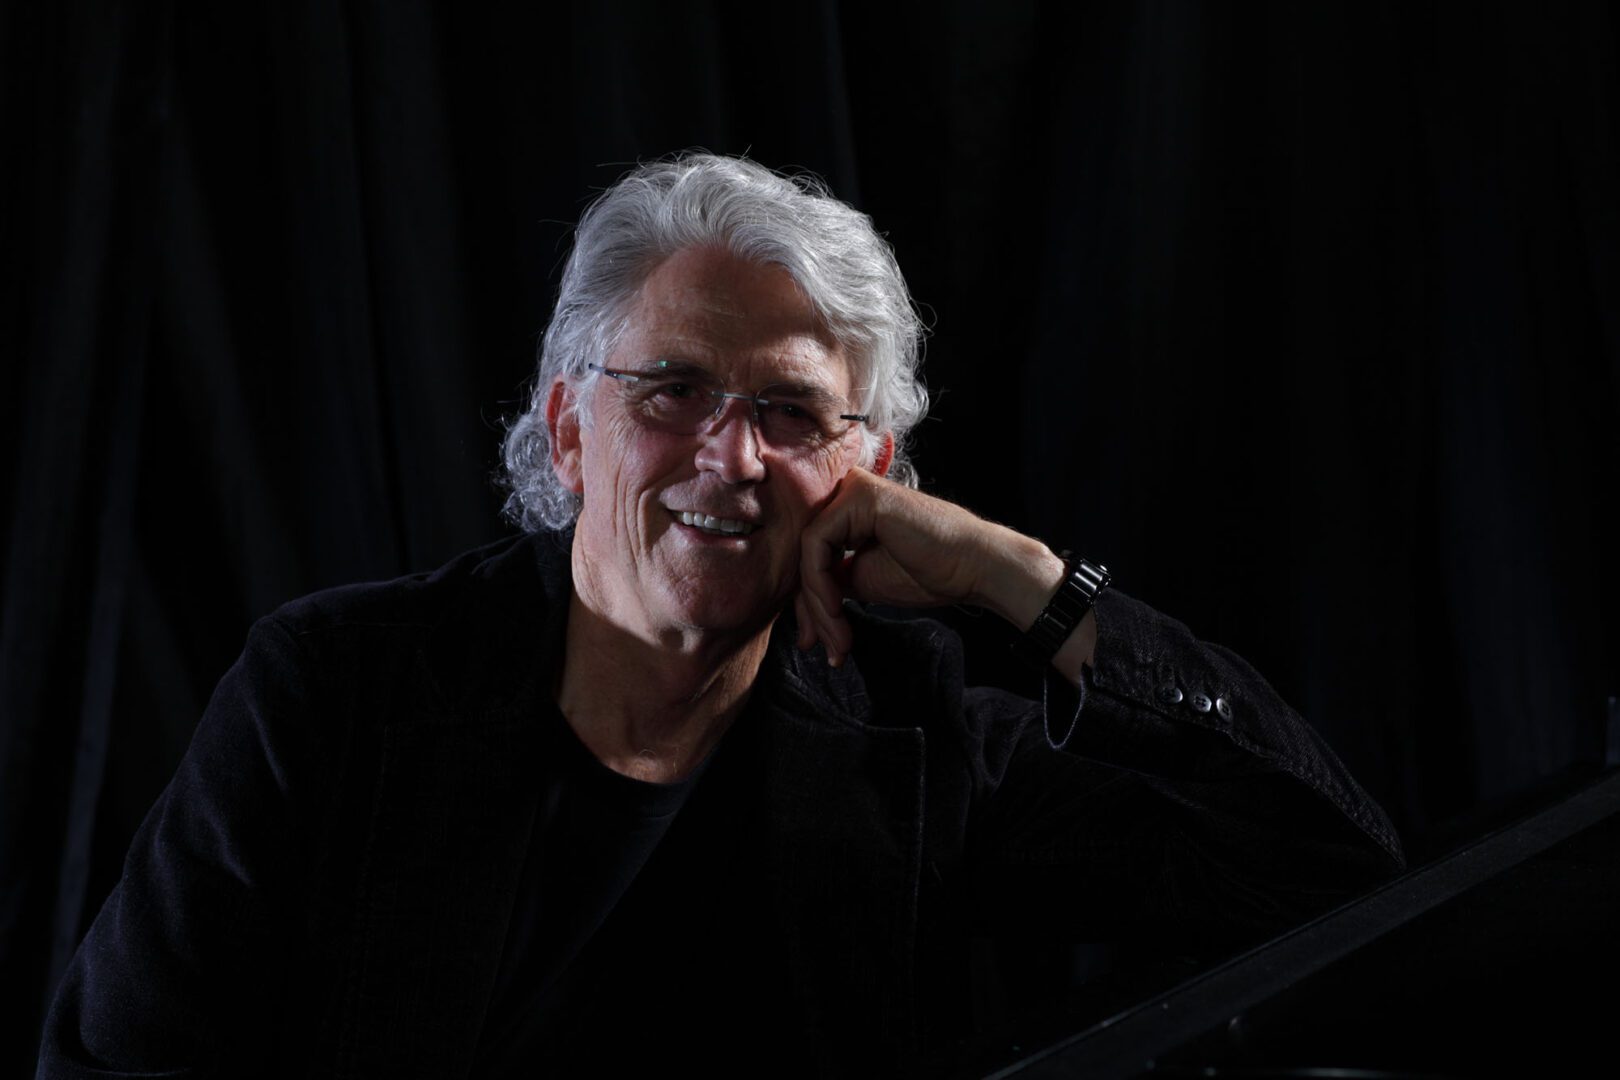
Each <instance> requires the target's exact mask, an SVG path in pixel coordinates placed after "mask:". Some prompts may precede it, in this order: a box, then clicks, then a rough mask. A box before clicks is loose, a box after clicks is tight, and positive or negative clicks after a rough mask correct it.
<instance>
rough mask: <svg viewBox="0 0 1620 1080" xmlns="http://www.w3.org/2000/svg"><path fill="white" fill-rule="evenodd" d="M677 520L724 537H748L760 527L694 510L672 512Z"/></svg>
mask: <svg viewBox="0 0 1620 1080" xmlns="http://www.w3.org/2000/svg"><path fill="white" fill-rule="evenodd" d="M671 513H673V514H674V515H675V520H676V521H679V522H680V523H681V524H682V525H690V526H692V527H693V528H694V529H702V530H703V531H704V532H707V533H717V534H720V535H724V536H747V535H748V534H749V533H751V532H753V531H754V530H755V529H757V528H759V526H758V525H755V524H753V523H752V522H747V521H739V520H737V519H736V518H722V517H715V516H714V515H713V514H700V513H697V512H696V511H693V510H672V511H671Z"/></svg>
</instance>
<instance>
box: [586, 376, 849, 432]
mask: <svg viewBox="0 0 1620 1080" xmlns="http://www.w3.org/2000/svg"><path fill="white" fill-rule="evenodd" d="M586 366H588V367H589V368H590V369H591V370H592V371H595V372H598V373H600V374H602V375H606V376H607V377H608V378H610V379H613V380H615V381H616V382H618V384H619V385H620V386H621V387H623V388H624V398H625V401H626V403H627V404H628V405H629V407H630V412H631V415H632V416H633V417H634V418H635V419H636V420H637V421H638V422H640V423H641V424H642V425H643V426H645V427H648V428H651V429H652V430H654V431H665V432H669V433H670V434H674V435H695V434H697V432H699V431H701V430H702V429H703V426H704V425H705V424H707V423H708V422H709V421H710V420H711V419H713V418H714V417H716V416H719V415H720V410H722V409H724V408H725V407H726V402H727V401H729V400H731V399H733V398H735V399H736V400H738V401H746V402H748V403H749V405H750V407H751V408H752V411H753V420H754V431H755V433H756V434H757V435H758V436H759V438H760V441H762V442H764V443H766V444H767V445H769V446H770V447H772V448H773V449H776V450H781V451H784V452H787V453H808V452H810V451H813V450H816V449H818V448H820V447H823V446H826V445H828V444H829V443H834V442H837V441H838V440H839V439H842V438H843V437H844V436H845V435H846V434H848V433H849V430H850V428H851V427H853V426H854V425H855V424H858V423H864V422H865V421H866V419H867V417H866V414H865V413H847V412H843V411H841V410H842V409H843V408H845V403H844V402H843V401H842V400H841V399H840V398H839V397H838V396H837V395H835V394H832V393H830V392H828V391H827V390H824V389H821V388H819V387H816V386H809V385H803V384H798V383H772V384H771V385H769V386H766V387H762V388H761V389H759V390H756V391H751V392H746V393H744V392H739V391H735V390H730V389H727V387H726V385H725V384H724V383H723V382H721V381H720V379H719V378H717V377H716V376H715V375H714V374H713V373H711V372H709V371H705V370H704V369H703V368H700V367H698V366H696V365H695V364H678V363H673V362H669V361H659V366H658V367H656V368H650V369H648V370H646V371H623V370H618V369H614V368H606V367H602V366H601V365H600V364H588V365H586Z"/></svg>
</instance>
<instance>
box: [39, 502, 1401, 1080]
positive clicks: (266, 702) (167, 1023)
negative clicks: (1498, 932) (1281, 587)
mask: <svg viewBox="0 0 1620 1080" xmlns="http://www.w3.org/2000/svg"><path fill="white" fill-rule="evenodd" d="M570 587H571V586H570V581H569V574H568V553H567V550H566V547H565V538H562V537H558V536H553V535H549V534H541V535H538V536H534V537H528V538H523V539H519V540H515V541H509V542H505V543H503V544H500V545H496V546H494V547H491V548H486V549H482V550H480V551H475V552H471V553H469V554H467V555H465V556H462V557H461V558H459V559H457V560H455V561H454V562H451V563H450V564H448V565H447V566H445V567H443V568H442V569H440V570H438V571H436V572H434V573H432V574H427V575H418V576H415V577H409V578H404V579H401V580H399V581H395V582H389V583H385V584H380V585H367V586H355V587H350V588H344V589H338V590H333V591H329V592H324V593H320V594H316V595H315V596H311V597H308V598H306V599H303V600H300V601H297V602H295V603H292V604H289V605H287V606H286V607H284V608H282V609H281V610H279V611H278V612H276V613H275V614H273V615H271V616H269V617H267V618H265V619H263V620H261V621H260V622H259V623H258V624H257V625H256V626H255V627H254V629H253V631H252V633H251V635H250V637H249V639H248V643H247V647H246V649H245V651H244V653H243V655H242V657H241V659H240V660H239V661H238V662H237V663H236V665H235V666H234V667H233V668H232V669H231V670H230V671H229V672H228V673H227V674H226V676H225V678H224V679H223V680H222V681H221V683H220V685H219V687H218V689H217V691H216V692H215V694H214V697H213V699H212V701H211V702H210V704H209V707H208V711H207V713H206V715H205V716H204V718H203V720H202V722H201V724H200V725H199V727H198V730H197V733H196V736H195V738H194V741H193V743H192V745H191V748H190V750H189V751H188V753H187V755H186V757H185V759H184V761H183V762H182V764H181V766H180V768H179V771H178V772H177V774H176V776H175V778H174V780H173V781H172V782H171V784H170V785H169V787H168V789H167V790H166V791H165V792H164V794H163V796H162V797H161V798H160V799H159V801H158V802H157V804H156V806H155V807H154V808H153V810H152V812H151V814H150V815H149V817H148V818H147V820H146V822H145V823H144V824H143V826H142V827H141V830H140V832H139V833H138V834H137V836H136V839H135V841H134V843H133V845H132V846H131V849H130V852H129V856H128V860H127V862H126V865H125V871H124V877H123V880H122V881H121V882H120V884H119V885H118V887H117V888H116V889H115V890H114V892H113V894H112V895H111V897H110V898H109V899H108V901H107V903H106V906H105V907H104V908H103V910H102V912H101V914H100V916H99V917H98V918H97V920H96V922H95V925H94V926H93V927H92V929H91V931H90V933H89V935H88V936H87V938H86V939H85V942H84V943H83V945H82V946H81V947H80V949H79V952H78V954H77V955H76V956H75V958H74V960H73V963H72V965H71V967H70V969H69V971H68V974H67V976H66V978H65V980H64V982H63V984H62V987H61V989H60V991H59V993H58V996H57V999H56V1002H55V1004H54V1006H53V1008H52V1010H51V1014H50V1018H49V1021H48V1023H47V1030H46V1038H45V1043H44V1047H43V1050H42V1055H41V1063H40V1071H39V1075H40V1076H42V1077H69V1076H92V1075H94V1076H98V1077H104V1076H109V1075H115V1076H116V1075H129V1074H134V1073H139V1074H140V1075H143V1076H152V1075H161V1076H233V1077H235V1076H251V1075H256V1074H259V1073H263V1074H266V1075H277V1076H281V1075H285V1076H298V1077H324V1076H387V1077H412V1076H420V1077H433V1078H442V1077H455V1076H459V1075H463V1074H464V1072H465V1069H466V1068H467V1065H468V1062H469V1061H470V1059H471V1057H472V1054H473V1051H474V1048H475V1047H476V1045H477V1040H478V1037H479V1031H480V1026H481V1023H482V1020H483V1016H484V1013H485V1009H486V1007H487V1004H488V1000H489V989H490V986H491V984H492V982H493V980H494V976H495V972H496V967H497V964H498V962H499V960H500V956H501V950H502V944H503V940H504V935H505V932H506V924H507V919H508V917H509V914H510V912H511V909H512V902H513V896H514V890H515V888H516V884H517V880H518V875H519V872H520V870H521V867H522V863H523V857H524V853H525V850H526V845H527V843H528V837H529V829H530V826H531V824H532V822H533V819H534V814H535V806H536V804H537V792H536V790H535V789H534V786H533V785H532V784H527V783H526V779H527V778H528V777H529V776H530V775H531V773H532V772H533V770H532V768H531V767H530V765H531V763H532V761H533V755H534V754H535V753H536V752H537V748H538V746H539V740H538V739H537V738H536V733H535V721H536V718H537V717H538V716H539V715H541V712H542V707H543V705H544V703H545V701H546V700H547V695H549V694H550V692H551V686H552V681H551V680H552V677H553V675H554V674H555V663H556V658H557V657H559V656H560V647H559V645H560V638H559V637H557V635H558V634H559V633H560V627H561V625H562V613H563V612H564V611H565V609H566V605H567V600H568V596H569V590H570ZM1097 621H1098V632H1099V637H1098V645H1097V654H1096V667H1095V669H1094V670H1093V671H1092V672H1091V673H1090V677H1089V680H1088V684H1087V686H1086V687H1085V688H1084V691H1083V699H1084V701H1083V706H1080V707H1079V712H1078V716H1076V715H1075V714H1074V709H1075V708H1076V706H1077V704H1078V702H1079V697H1080V695H1075V694H1074V693H1073V691H1072V689H1069V688H1066V686H1060V685H1056V680H1052V681H1051V682H1050V683H1049V689H1048V697H1049V699H1050V704H1051V708H1050V709H1049V710H1048V711H1047V712H1043V709H1042V706H1041V705H1040V704H1038V703H1031V702H1028V701H1025V700H1022V699H1020V698H1017V697H1015V696H1013V695H1010V694H1007V693H1004V692H1001V691H996V690H984V689H971V688H966V687H964V685H963V680H962V660H961V655H960V645H959V642H958V641H957V639H956V638H955V636H954V635H952V634H951V633H950V632H949V631H947V630H945V629H944V628H943V627H941V626H939V625H938V624H936V623H933V622H929V621H926V620H918V621H909V622H893V621H887V620H881V619H876V618H872V617H870V616H857V625H856V626H855V633H856V638H855V641H856V649H855V654H854V657H853V662H852V663H850V664H846V665H845V666H844V668H843V669H840V670H834V669H830V668H828V667H827V666H826V664H825V662H824V661H823V660H822V659H821V657H820V653H819V651H818V652H816V653H813V654H800V653H798V652H796V651H795V650H794V649H792V648H791V637H792V635H791V631H788V632H787V633H783V632H782V631H781V630H780V629H779V631H778V633H777V635H776V639H777V640H776V641H775V642H773V646H772V649H771V652H770V655H769V659H768V660H767V665H768V671H767V673H766V675H767V677H766V678H764V679H763V680H762V682H761V684H760V685H761V691H760V695H756V701H755V703H754V706H753V707H752V711H751V713H750V715H751V716H753V717H755V718H756V719H755V720H754V721H752V722H757V723H759V724H760V725H761V730H762V737H763V739H764V746H765V747H766V751H765V754H764V762H765V764H764V773H765V775H764V777H763V781H764V790H765V791H766V792H767V796H766V798H767V804H768V810H767V817H768V832H769V835H770V836H772V837H773V841H772V844H771V849H772V850H771V851H770V852H769V853H768V859H769V863H770V879H771V880H772V882H774V886H773V888H774V895H775V896H776V902H777V905H778V914H779V917H780V921H781V925H783V926H785V927H787V928H789V933H788V944H787V950H788V955H789V959H790V961H791V965H792V968H791V969H792V971H793V972H794V979H795V984H796V985H795V994H796V1000H795V1001H792V1002H785V1003H784V1007H785V1008H792V1009H794V1010H796V1011H797V1014H798V1015H799V1016H801V1017H802V1018H803V1027H804V1031H805V1040H804V1043H803V1045H802V1046H800V1047H797V1048H795V1049H794V1053H795V1054H796V1055H803V1056H802V1058H801V1060H802V1061H803V1062H804V1063H806V1064H808V1065H809V1066H810V1067H811V1068H812V1070H820V1071H826V1072H829V1073H837V1072H840V1071H846V1070H848V1069H849V1068H850V1067H851V1063H852V1062H865V1063H868V1064H869V1065H871V1066H872V1067H873V1068H874V1070H875V1071H891V1069H892V1068H897V1067H899V1066H901V1065H902V1064H906V1063H910V1062H914V1061H916V1060H917V1059H918V1054H919V1052H920V1049H921V1046H922V1043H923V1042H924V1041H927V1040H930V1039H933V1038H936V1037H937V1028H938V1026H939V1016H940V1010H941V1009H942V1008H948V1001H949V998H950V997H951V996H952V995H955V994H957V993H958V991H959V987H958V986H957V985H956V983H955V981H954V978H955V974H958V973H959V972H960V971H961V965H960V964H959V963H958V959H959V954H960V952H961V942H962V941H963V939H964V937H965V935H966V934H968V933H971V932H973V931H974V929H975V928H976V927H980V926H983V925H985V924H989V925H994V924H996V923H997V922H998V921H1004V920H1009V919H1017V920H1019V921H1020V922H1021V924H1023V925H1025V926H1026V927H1027V926H1029V925H1033V926H1035V927H1036V928H1038V930H1039V931H1040V932H1042V933H1050V934H1051V935H1052V936H1053V937H1054V938H1066V939H1071V940H1082V941H1094V940H1103V939H1105V938H1108V937H1111V936H1115V935H1121V934H1126V935H1128V934H1139V933H1152V934H1155V935H1168V936H1171V937H1185V938H1187V939H1189V940H1198V939H1208V938H1210V937H1212V936H1214V937H1220V938H1223V939H1230V940H1233V941H1238V940H1241V939H1244V938H1246V937H1253V936H1257V935H1260V934H1263V933H1266V932H1269V931H1272V930H1275V929H1279V928H1280V927H1282V926H1284V925H1286V924H1288V923H1289V922H1291V921H1293V920H1295V919H1296V918H1298V917H1300V916H1302V915H1305V914H1309V913H1312V912H1314V911H1316V910H1319V909H1321V908H1322V907H1324V906H1326V905H1327V904H1329V903H1331V902H1332V901H1334V900H1337V899H1341V898H1343V897H1344V896H1345V895H1347V894H1348V893H1349V892H1351V891H1354V890H1356V889H1358V888H1360V887H1362V886H1364V885H1366V884H1368V883H1370V882H1371V881H1374V880H1376V879H1378V878H1379V877H1382V876H1385V875H1387V874H1389V873H1390V872H1392V871H1393V870H1395V869H1396V868H1398V866H1399V865H1400V849H1399V844H1398V842H1397V840H1396V838H1395V835H1394V832H1393V830H1392V829H1391V827H1390V825H1389V823H1388V821H1387V820H1386V819H1385V817H1384V815H1383V814H1382V812H1381V811H1380V810H1379V809H1378V808H1377V806H1376V805H1375V804H1374V803H1373V802H1372V801H1371V800H1370V799H1368V798H1367V797H1366V795H1365V794H1364V793H1363V792H1362V791H1361V790H1360V788H1359V787H1357V785H1356V784H1355V782H1354V781H1353V780H1352V779H1351V778H1350V777H1349V775H1348V774H1347V773H1346V772H1345V771H1344V769H1343V767H1342V766H1341V765H1340V764H1339V763H1338V761H1337V760H1336V759H1335V758H1334V756H1333V755H1332V753H1331V752H1330V751H1329V750H1328V749H1327V748H1326V746H1325V745H1324V744H1323V743H1322V742H1321V740H1320V739H1319V738H1318V737H1317V736H1316V735H1315V734H1314V733H1313V732H1312V731H1311V729H1310V728H1309V727H1308V726H1307V725H1305V724H1304V723H1303V722H1302V721H1301V720H1300V719H1299V718H1298V717H1297V716H1296V715H1295V714H1294V713H1293V712H1292V711H1291V710H1290V709H1289V708H1288V707H1287V706H1286V705H1285V704H1283V702H1282V701H1280V700H1279V699H1278V698H1277V696H1276V695H1275V694H1274V693H1273V691H1272V690H1271V689H1270V687H1268V686H1267V685H1266V683H1265V682H1264V680H1262V679H1261V678H1260V677H1259V676H1258V675H1257V674H1256V673H1255V672H1254V671H1253V670H1252V669H1251V668H1250V667H1248V665H1246V664H1245V663H1244V662H1243V661H1242V660H1240V659H1239V658H1238V657H1236V656H1234V655H1233V654H1231V653H1229V652H1227V651H1225V650H1223V649H1220V648H1218V647H1216V646H1210V645H1206V644H1203V643H1200V642H1198V641H1196V640H1194V639H1193V637H1192V636H1191V635H1190V634H1189V633H1188V632H1187V630H1186V628H1185V627H1183V626H1182V625H1181V624H1179V623H1176V622H1174V621H1172V620H1170V619H1167V618H1165V617H1164V616H1161V615H1159V614H1158V613H1156V612H1154V611H1152V610H1151V609H1149V608H1147V607H1145V606H1144V605H1142V604H1140V603H1137V602H1136V601H1133V600H1131V599H1129V598H1128V597H1126V596H1124V595H1122V594H1120V593H1118V592H1117V591H1108V592H1105V593H1104V594H1103V596H1102V597H1101V598H1100V599H1099V602H1098V605H1097ZM761 695H762V699H761ZM1049 716H1050V719H1049V718H1048V717H1049ZM1071 726H1072V732H1070V731H1069V729H1070V728H1071ZM1048 728H1050V729H1051V731H1050V733H1048V730H1047V729H1048ZM1053 742H1058V743H1062V744H1063V749H1061V750H1059V749H1054V747H1053V745H1052V743H1053ZM245 1048H247V1049H246V1051H245Z"/></svg>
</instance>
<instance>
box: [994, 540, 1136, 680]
mask: <svg viewBox="0 0 1620 1080" xmlns="http://www.w3.org/2000/svg"><path fill="white" fill-rule="evenodd" d="M1058 558H1060V559H1062V560H1063V565H1064V568H1065V569H1066V570H1067V571H1068V573H1066V574H1065V575H1064V577H1063V584H1061V585H1059V586H1058V590H1057V592H1055V593H1053V594H1052V599H1050V600H1048V601H1047V602H1046V610H1044V611H1042V612H1041V613H1040V614H1039V615H1038V616H1036V618H1035V623H1034V625H1032V626H1031V627H1030V628H1029V629H1028V630H1026V631H1025V632H1024V634H1023V636H1022V637H1020V638H1019V639H1018V640H1017V641H1015V642H1013V645H1012V649H1013V652H1015V653H1017V654H1018V655H1019V656H1021V657H1023V658H1024V659H1025V660H1028V661H1029V662H1030V663H1031V664H1034V665H1036V666H1037V667H1045V666H1046V665H1048V664H1050V663H1051V662H1052V657H1054V656H1056V655H1057V651H1058V649H1060V648H1062V647H1063V643H1064V642H1065V641H1067V640H1068V638H1069V635H1070V634H1072V633H1074V628H1075V627H1076V626H1079V625H1080V620H1081V619H1083V618H1085V617H1086V612H1088V611H1090V610H1091V605H1092V604H1093V603H1094V602H1095V601H1096V599H1097V595H1098V594H1099V593H1101V592H1102V591H1103V590H1104V589H1106V588H1108V582H1109V581H1110V580H1112V579H1111V578H1110V576H1109V573H1108V568H1107V567H1106V566H1102V565H1100V564H1098V563H1094V562H1091V561H1089V560H1087V559H1077V558H1075V557H1074V554H1073V553H1072V552H1069V551H1065V552H1063V553H1062V554H1060V555H1059V556H1058Z"/></svg>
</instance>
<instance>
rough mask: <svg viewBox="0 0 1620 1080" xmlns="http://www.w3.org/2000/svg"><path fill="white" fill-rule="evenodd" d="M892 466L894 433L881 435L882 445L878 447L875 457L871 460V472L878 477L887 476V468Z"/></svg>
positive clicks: (888, 432) (887, 432) (886, 432)
mask: <svg viewBox="0 0 1620 1080" xmlns="http://www.w3.org/2000/svg"><path fill="white" fill-rule="evenodd" d="M892 464H894V432H892V431H885V432H884V433H883V445H882V446H880V447H878V452H877V457H875V458H873V459H872V471H873V472H875V473H877V474H878V475H879V476H887V475H889V466H890V465H892Z"/></svg>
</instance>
